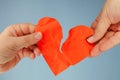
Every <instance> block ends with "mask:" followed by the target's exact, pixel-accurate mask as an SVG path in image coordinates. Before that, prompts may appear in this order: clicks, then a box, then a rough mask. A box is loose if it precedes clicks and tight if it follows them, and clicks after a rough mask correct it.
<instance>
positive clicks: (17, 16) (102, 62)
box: [0, 0, 120, 80]
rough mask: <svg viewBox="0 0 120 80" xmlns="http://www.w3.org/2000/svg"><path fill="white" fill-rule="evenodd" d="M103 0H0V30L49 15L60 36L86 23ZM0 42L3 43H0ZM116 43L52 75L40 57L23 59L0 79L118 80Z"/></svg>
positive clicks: (93, 17) (119, 47)
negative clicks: (61, 31)
mask: <svg viewBox="0 0 120 80" xmlns="http://www.w3.org/2000/svg"><path fill="white" fill-rule="evenodd" d="M105 1H106V0H0V31H1V32H2V30H3V29H5V28H6V27H7V26H9V25H11V24H15V23H25V22H30V23H33V24H37V21H38V20H39V19H40V18H42V17H44V16H50V17H54V18H57V19H58V21H59V22H60V23H61V25H62V26H63V33H64V38H63V40H62V42H63V41H64V40H65V38H66V37H67V34H68V31H69V29H70V28H72V27H73V26H76V25H79V24H84V25H87V26H90V25H91V23H92V22H93V21H94V19H95V18H96V16H97V15H98V14H99V12H100V10H101V8H102V6H103V5H104V3H105ZM0 45H4V43H3V44H0ZM119 57H120V46H116V47H114V48H112V49H111V50H109V51H107V52H104V53H103V54H101V55H100V56H98V57H96V58H87V59H85V60H83V61H82V62H80V63H78V64H76V65H75V66H71V67H69V68H68V69H67V70H65V71H64V72H62V73H61V74H60V75H58V76H56V77H55V76H54V75H53V73H52V72H51V70H50V69H49V67H48V66H47V64H46V62H45V60H44V59H43V57H42V56H40V57H37V58H36V59H35V60H30V59H28V58H25V59H23V60H21V61H20V63H18V64H17V66H16V67H15V68H13V69H12V70H10V71H8V72H6V73H4V74H0V80H120V69H119V68H120V62H119V61H120V58H119Z"/></svg>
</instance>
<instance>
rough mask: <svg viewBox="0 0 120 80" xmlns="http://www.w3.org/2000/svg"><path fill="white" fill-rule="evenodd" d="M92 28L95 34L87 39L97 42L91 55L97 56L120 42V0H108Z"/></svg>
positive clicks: (90, 41)
mask: <svg viewBox="0 0 120 80" xmlns="http://www.w3.org/2000/svg"><path fill="white" fill-rule="evenodd" d="M91 28H92V29H93V30H94V35H93V36H91V37H89V38H88V39H87V40H88V42H89V43H95V44H96V45H95V47H94V48H93V49H92V51H91V56H92V57H95V56H98V55H99V54H101V53H102V52H104V51H107V50H109V49H111V48H112V47H114V46H116V45H118V44H119V43H120V0H107V1H106V3H105V5H104V7H103V9H102V10H101V12H100V14H99V15H98V17H97V18H96V19H95V21H94V22H93V24H92V26H91Z"/></svg>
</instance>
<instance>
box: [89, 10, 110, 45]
mask: <svg viewBox="0 0 120 80" xmlns="http://www.w3.org/2000/svg"><path fill="white" fill-rule="evenodd" d="M106 15H107V14H106V13H105V12H103V13H101V16H100V18H99V21H98V22H97V24H96V27H95V29H94V31H95V32H94V33H95V34H94V35H93V36H91V37H90V38H88V39H87V40H88V42H89V43H94V42H97V41H98V40H100V39H101V38H102V37H103V36H104V35H105V33H106V31H107V30H108V28H109V26H110V24H111V23H110V20H109V18H108V17H107V16H106ZM94 25H95V24H94Z"/></svg>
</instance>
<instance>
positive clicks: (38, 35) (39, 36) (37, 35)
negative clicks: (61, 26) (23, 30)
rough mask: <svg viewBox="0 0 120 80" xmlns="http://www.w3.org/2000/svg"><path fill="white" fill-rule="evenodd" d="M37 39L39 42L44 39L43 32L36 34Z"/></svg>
mask: <svg viewBox="0 0 120 80" xmlns="http://www.w3.org/2000/svg"><path fill="white" fill-rule="evenodd" d="M35 38H36V39H37V40H40V39H41V38H42V33H41V32H36V33H35Z"/></svg>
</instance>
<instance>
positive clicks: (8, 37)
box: [0, 23, 42, 73]
mask: <svg viewBox="0 0 120 80" xmlns="http://www.w3.org/2000/svg"><path fill="white" fill-rule="evenodd" d="M34 30H35V25H33V24H29V23H24V24H14V25H11V26H8V27H7V28H6V29H5V30H4V31H3V32H2V33H0V73H3V72H6V71H8V70H9V69H11V68H13V67H14V66H15V65H16V64H17V63H18V62H19V61H20V60H21V59H22V58H24V57H29V58H31V59H34V58H35V57H36V56H39V55H40V50H39V49H38V47H37V45H36V44H37V42H38V41H39V40H40V39H41V38H42V34H41V33H40V32H36V33H35V32H34Z"/></svg>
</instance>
